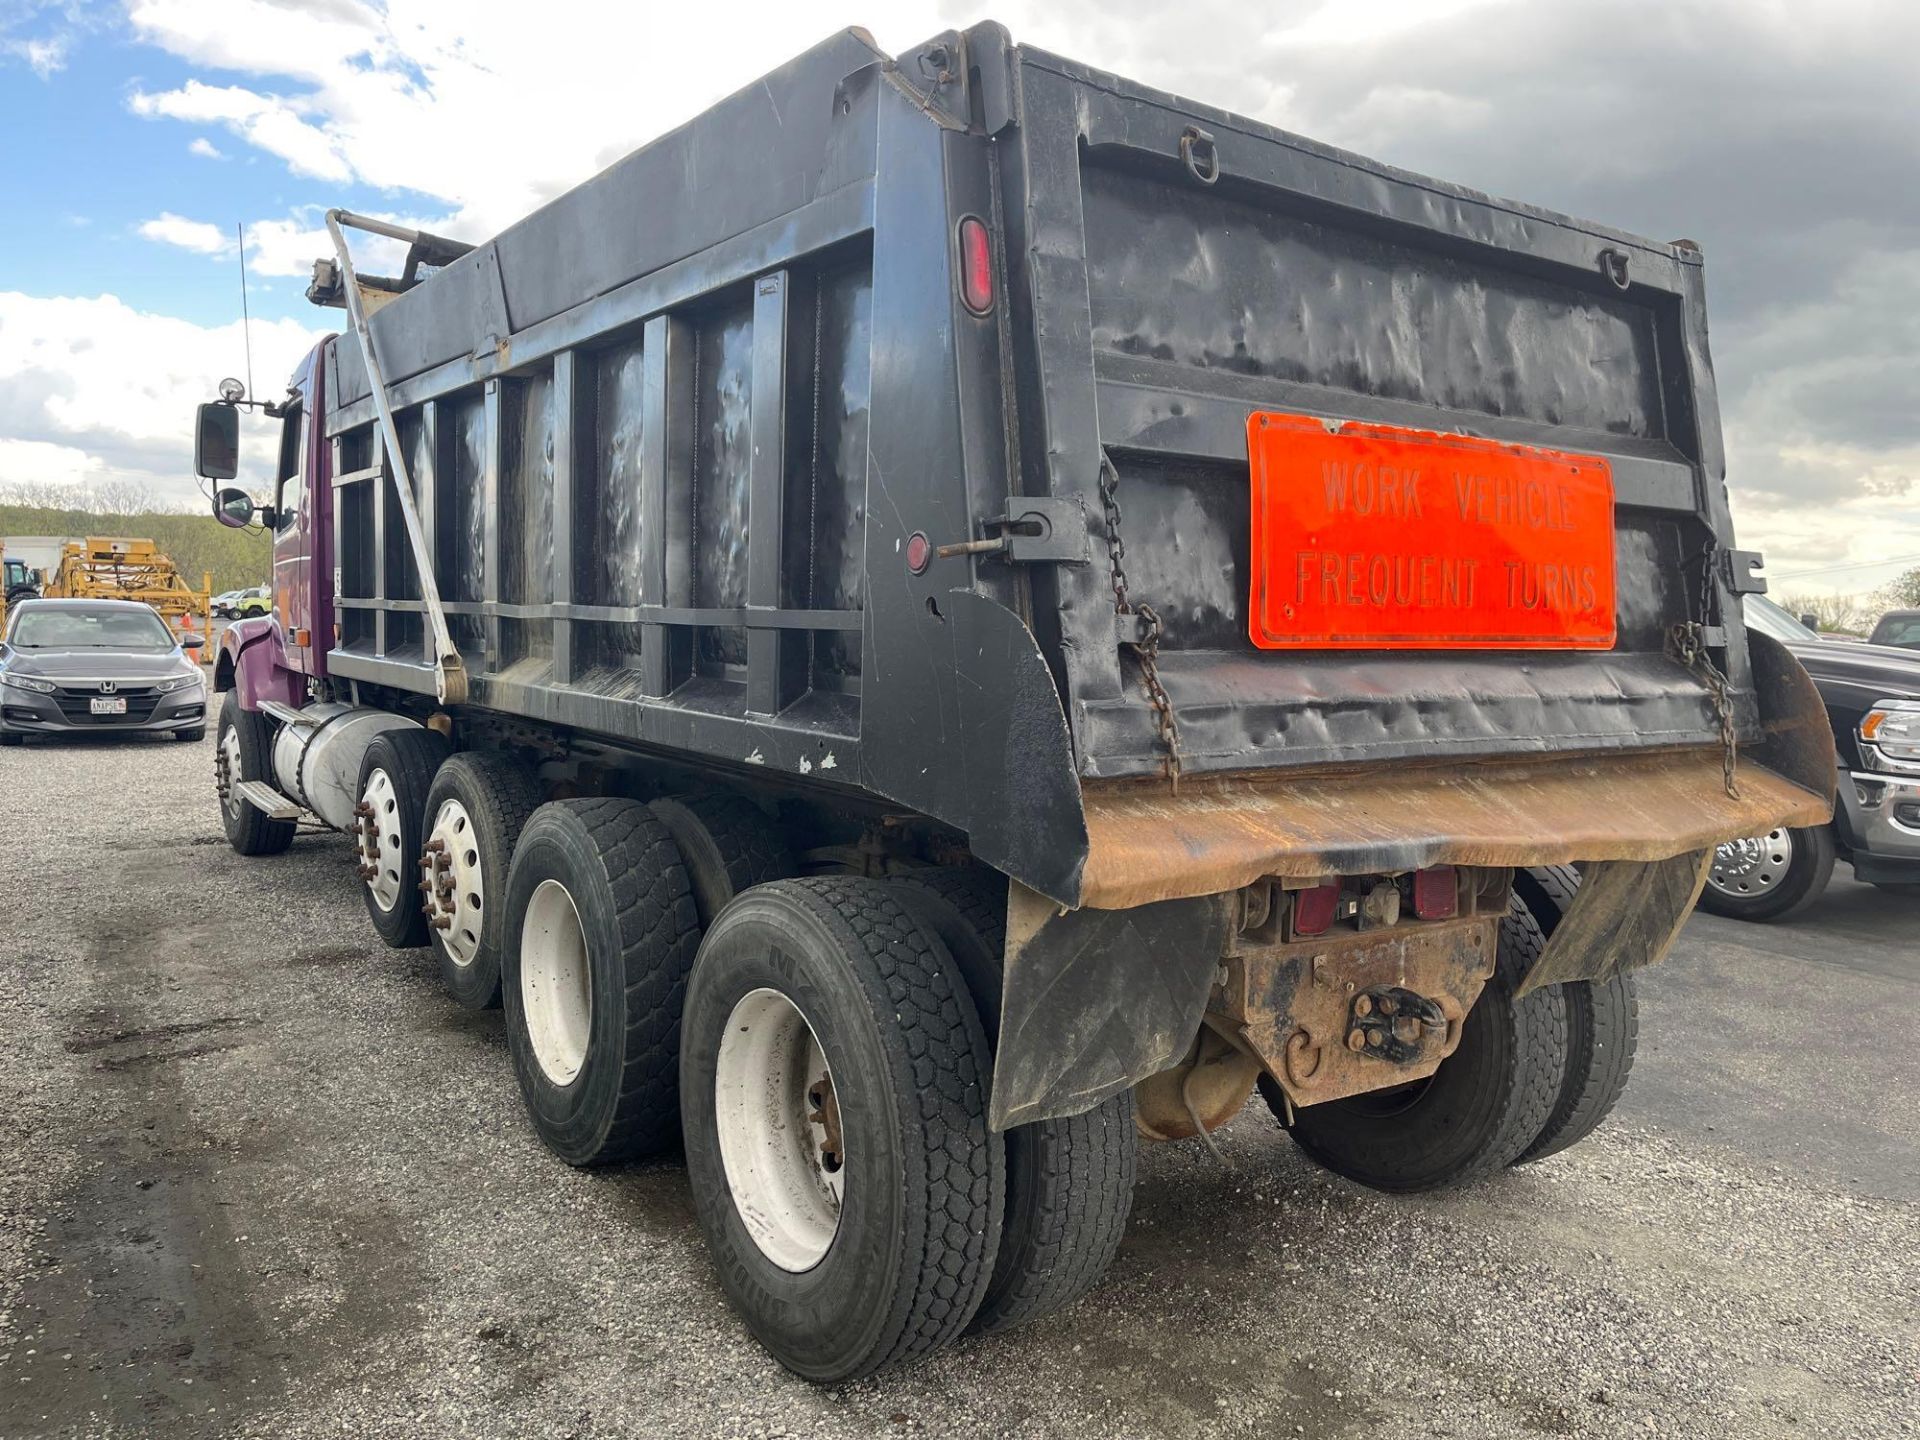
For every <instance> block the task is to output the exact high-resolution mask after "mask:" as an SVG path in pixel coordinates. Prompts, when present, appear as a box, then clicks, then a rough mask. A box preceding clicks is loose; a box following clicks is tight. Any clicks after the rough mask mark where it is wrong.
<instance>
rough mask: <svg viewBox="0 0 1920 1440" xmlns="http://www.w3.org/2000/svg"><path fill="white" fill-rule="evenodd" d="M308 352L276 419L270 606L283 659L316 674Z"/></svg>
mask: <svg viewBox="0 0 1920 1440" xmlns="http://www.w3.org/2000/svg"><path fill="white" fill-rule="evenodd" d="M316 368H317V367H316V366H315V365H314V363H313V360H312V358H311V357H309V359H308V361H307V363H306V364H305V365H304V366H302V367H301V370H300V373H299V374H298V375H296V376H295V377H294V382H293V385H292V387H291V388H290V392H289V395H288V399H287V402H286V405H285V407H284V409H283V410H282V412H281V418H280V452H279V458H278V463H277V466H276V470H275V482H274V497H273V508H274V525H273V610H274V614H275V616H276V617H277V618H278V619H279V622H280V628H281V632H282V639H283V641H284V643H285V646H286V654H287V664H288V666H290V667H291V668H292V669H295V670H298V671H301V672H302V673H304V674H308V675H317V674H318V673H319V669H318V666H317V662H318V659H319V656H320V655H321V654H322V653H324V644H325V641H324V639H323V637H322V635H321V634H320V633H319V625H318V623H317V622H318V621H319V620H320V618H321V617H320V616H319V614H318V613H317V612H318V608H319V607H318V606H317V605H316V603H315V600H314V594H313V580H314V563H315V550H316V548H317V547H318V546H319V544H320V535H321V528H320V519H321V517H319V516H318V515H317V514H316V511H317V510H318V509H319V507H320V501H321V499H322V498H324V496H323V492H324V489H325V487H324V485H322V484H317V483H314V481H315V480H316V478H317V477H318V475H319V470H318V459H319V454H318V452H319V449H320V447H319V446H318V444H317V443H316V437H315V435H314V415H313V410H314V404H315V401H316V400H317V396H316V394H315V390H316V387H315V384H314V375H315V371H316Z"/></svg>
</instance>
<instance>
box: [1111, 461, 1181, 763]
mask: <svg viewBox="0 0 1920 1440" xmlns="http://www.w3.org/2000/svg"><path fill="white" fill-rule="evenodd" d="M1119 489H1120V472H1119V470H1118V469H1116V468H1115V466H1114V463H1113V458H1112V457H1111V456H1110V455H1108V454H1107V452H1106V451H1105V450H1104V449H1103V450H1101V452H1100V509H1101V513H1102V515H1103V516H1104V518H1105V521H1106V527H1107V557H1108V561H1109V565H1110V568H1111V571H1112V573H1111V576H1110V579H1111V581H1112V584H1113V611H1114V614H1116V615H1123V616H1125V615H1130V616H1135V617H1137V618H1138V620H1139V622H1140V623H1139V633H1140V637H1141V638H1139V639H1129V640H1126V641H1125V642H1123V643H1125V644H1127V645H1129V646H1131V647H1132V648H1133V652H1134V654H1135V655H1136V656H1138V657H1139V660H1140V678H1141V682H1142V684H1143V685H1144V687H1145V689H1146V692H1147V703H1148V704H1149V705H1151V706H1152V707H1153V726H1154V731H1155V733H1156V734H1157V735H1158V736H1159V739H1160V743H1161V745H1163V746H1165V747H1166V752H1167V759H1166V776H1167V782H1168V784H1170V785H1172V786H1173V788H1174V789H1175V790H1176V791H1178V790H1179V788H1180V731H1179V728H1178V727H1177V726H1176V725H1175V723H1174V718H1173V700H1172V698H1171V697H1169V696H1168V694H1167V689H1166V686H1164V685H1162V684H1161V683H1160V635H1161V626H1160V616H1159V614H1158V613H1157V612H1156V611H1155V610H1154V608H1153V607H1152V606H1151V605H1144V604H1143V605H1135V604H1134V603H1133V601H1132V600H1131V599H1129V598H1128V596H1127V570H1126V558H1127V542H1126V541H1125V540H1123V539H1122V538H1121V536H1120V498H1119V494H1118V491H1119Z"/></svg>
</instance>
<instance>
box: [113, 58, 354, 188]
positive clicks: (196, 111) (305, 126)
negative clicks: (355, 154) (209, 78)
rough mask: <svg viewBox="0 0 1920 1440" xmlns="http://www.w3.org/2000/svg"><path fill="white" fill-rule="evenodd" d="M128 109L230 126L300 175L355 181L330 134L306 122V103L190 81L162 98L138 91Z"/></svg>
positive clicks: (232, 86) (237, 88)
mask: <svg viewBox="0 0 1920 1440" xmlns="http://www.w3.org/2000/svg"><path fill="white" fill-rule="evenodd" d="M128 103H129V104H130V105H131V106H132V107H133V113H134V114H136V115H144V116H148V117H155V116H164V117H166V118H168V119H172V120H190V121H194V122H197V123H200V124H221V125H225V126H226V127H227V128H228V129H229V130H231V131H232V132H233V133H234V134H235V135H238V136H239V137H240V138H241V139H242V140H245V141H246V142H247V143H248V144H250V145H255V146H258V147H259V148H260V149H262V150H265V151H267V152H268V153H269V154H273V155H278V156H279V157H280V158H281V159H282V160H284V161H286V162H287V168H289V169H290V170H292V171H293V173H294V174H296V175H306V176H311V177H312V178H313V179H316V180H335V181H343V180H349V179H351V178H352V177H353V167H352V166H350V165H349V164H348V163H347V161H346V159H345V158H344V157H343V156H342V154H341V153H340V150H339V148H338V146H337V145H336V143H335V142H334V140H333V139H332V138H331V137H330V136H329V135H328V134H327V132H326V130H325V129H323V128H321V127H319V126H316V125H313V124H311V123H309V122H308V121H307V120H306V119H305V118H304V117H303V115H302V114H301V110H302V109H303V108H304V104H303V102H293V101H288V100H283V99H281V98H280V97H279V96H277V95H260V94H256V93H254V92H253V91H251V90H248V89H246V88H244V87H243V86H239V85H207V84H204V83H202V82H201V81H199V80H189V81H188V82H187V83H186V84H185V85H183V86H181V87H180V88H179V89H178V90H164V91H161V92H160V93H159V94H157V95H153V94H148V93H146V92H145V91H136V92H135V93H134V95H133V98H132V99H131V100H130V101H129V102H128Z"/></svg>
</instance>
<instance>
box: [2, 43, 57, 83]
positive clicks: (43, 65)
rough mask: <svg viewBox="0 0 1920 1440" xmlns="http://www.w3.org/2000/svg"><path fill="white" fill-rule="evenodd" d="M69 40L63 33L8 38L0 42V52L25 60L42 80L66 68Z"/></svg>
mask: <svg viewBox="0 0 1920 1440" xmlns="http://www.w3.org/2000/svg"><path fill="white" fill-rule="evenodd" d="M68 48H69V42H68V40H67V37H66V36H65V35H50V36H47V37H46V38H44V39H37V40H8V41H6V42H4V43H0V53H4V54H8V55H11V56H13V57H14V58H16V59H19V60H24V61H26V62H27V67H28V68H29V69H30V70H32V71H33V73H34V74H36V75H38V76H39V77H40V78H41V79H42V80H50V79H52V78H53V76H54V75H55V74H56V73H58V72H59V71H61V70H64V69H66V68H67V51H68Z"/></svg>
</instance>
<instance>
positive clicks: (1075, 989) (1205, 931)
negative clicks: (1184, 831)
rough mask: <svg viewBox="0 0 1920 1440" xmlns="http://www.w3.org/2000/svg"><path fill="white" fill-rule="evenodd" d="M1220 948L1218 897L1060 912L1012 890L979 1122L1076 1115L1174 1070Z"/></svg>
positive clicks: (1022, 889)
mask: <svg viewBox="0 0 1920 1440" xmlns="http://www.w3.org/2000/svg"><path fill="white" fill-rule="evenodd" d="M1226 939H1227V902H1226V897H1224V896H1218V895H1210V896H1201V897H1198V898H1195V899H1190V900H1163V901H1161V902H1159V903H1158V904H1153V905H1141V906H1139V907H1137V908H1135V909H1132V910H1065V909H1062V907H1060V906H1059V905H1057V904H1055V903H1054V902H1053V901H1052V900H1049V899H1048V898H1047V897H1046V896H1044V895H1041V894H1039V893H1037V892H1036V891H1033V890H1030V889H1028V888H1027V887H1026V886H1024V885H1021V884H1019V883H1018V882H1015V883H1014V884H1013V885H1012V887H1011V890H1010V892H1009V894H1008V898H1007V951H1006V988H1005V990H1004V992H1003V994H1002V998H1001V1010H1000V1015H1001V1020H1000V1050H999V1054H998V1055H997V1056H996V1057H995V1059H994V1068H993V1097H992V1103H991V1105H990V1107H989V1110H988V1119H989V1123H991V1125H992V1126H993V1128H994V1129H995V1130H1005V1129H1008V1128H1009V1127H1011V1126H1014V1125H1028V1124H1031V1123H1032V1122H1034V1121H1036V1120H1048V1119H1053V1118H1056V1117H1063V1116H1068V1115H1078V1114H1081V1113H1083V1112H1085V1111H1087V1110H1091V1109H1092V1108H1093V1107H1094V1106H1095V1105H1098V1104H1099V1103H1100V1102H1101V1101H1102V1100H1105V1099H1106V1098H1107V1097H1108V1096H1110V1095H1117V1094H1118V1093H1119V1092H1120V1091H1122V1090H1126V1089H1128V1088H1130V1087H1131V1086H1133V1085H1134V1084H1135V1083H1137V1082H1138V1081H1141V1080H1144V1079H1146V1078H1147V1076H1149V1075H1153V1074H1157V1073H1158V1072H1159V1071H1161V1070H1164V1069H1166V1068H1167V1067H1168V1066H1169V1065H1173V1064H1175V1063H1176V1062H1178V1061H1179V1059H1180V1057H1181V1056H1183V1055H1185V1054H1186V1053H1187V1050H1188V1049H1189V1048H1190V1047H1191V1046H1192V1044H1193V1037H1194V1036H1195V1034H1196V1033H1198V1031H1199V1029H1200V1022H1201V1017H1202V1015H1203V1014H1204V1013H1205V1010H1206V1005H1207V996H1208V994H1209V993H1210V992H1211V990H1212V988H1213V982H1214V976H1215V972H1216V970H1217V969H1218V967H1219V964H1220V955H1221V952H1222V950H1223V949H1224V947H1225V945H1226Z"/></svg>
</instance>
